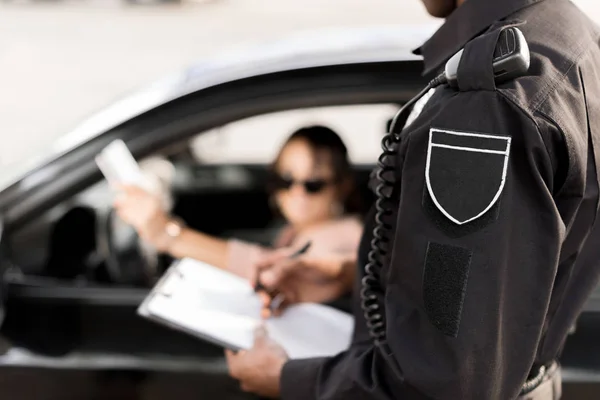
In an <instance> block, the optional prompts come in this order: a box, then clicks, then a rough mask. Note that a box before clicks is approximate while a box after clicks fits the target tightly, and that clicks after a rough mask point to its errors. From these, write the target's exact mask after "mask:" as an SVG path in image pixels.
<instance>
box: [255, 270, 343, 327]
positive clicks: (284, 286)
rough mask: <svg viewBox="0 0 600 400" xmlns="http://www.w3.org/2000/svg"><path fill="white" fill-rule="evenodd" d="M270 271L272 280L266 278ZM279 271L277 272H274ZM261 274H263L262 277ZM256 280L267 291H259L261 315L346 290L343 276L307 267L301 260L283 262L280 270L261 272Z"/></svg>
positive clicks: (270, 313)
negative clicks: (335, 276) (334, 276)
mask: <svg viewBox="0 0 600 400" xmlns="http://www.w3.org/2000/svg"><path fill="white" fill-rule="evenodd" d="M270 272H274V274H273V275H274V276H276V280H275V279H274V280H273V281H270V280H269V279H268V277H269V275H268V274H269V273H270ZM275 274H279V275H275ZM263 275H266V276H265V277H264V278H263ZM259 280H260V281H261V283H263V285H264V286H265V287H268V288H269V291H268V292H267V291H263V292H260V293H259V294H260V297H261V300H262V303H263V311H262V316H263V317H264V318H268V317H271V316H273V315H274V316H278V315H280V314H281V313H282V312H283V311H284V310H285V308H286V307H288V306H290V305H292V304H296V303H324V302H327V301H331V300H334V299H336V298H338V297H340V296H341V295H343V294H344V293H345V292H346V291H348V290H349V289H350V286H349V285H348V284H347V282H346V281H345V280H343V279H339V278H331V277H329V276H327V275H325V274H323V273H321V272H320V271H318V270H315V269H313V268H311V267H307V266H306V265H305V264H304V263H303V262H302V261H300V260H297V261H293V262H288V261H286V264H285V265H283V266H282V267H281V269H276V270H271V269H269V270H267V271H264V272H262V273H261V275H260V276H259Z"/></svg>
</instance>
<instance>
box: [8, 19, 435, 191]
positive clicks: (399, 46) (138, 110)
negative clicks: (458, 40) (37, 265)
mask: <svg viewBox="0 0 600 400" xmlns="http://www.w3.org/2000/svg"><path fill="white" fill-rule="evenodd" d="M437 27H438V24H437V23H429V24H419V25H411V26H406V25H405V26H395V25H394V26H386V25H383V26H374V27H361V28H329V29H317V30H311V31H308V32H299V33H296V34H293V35H290V36H286V37H284V38H281V39H277V40H273V41H270V42H266V43H265V42H263V43H261V44H258V45H254V46H244V47H241V48H239V49H234V50H229V51H226V52H223V53H221V54H218V55H216V56H214V57H210V58H207V59H204V60H202V61H200V62H198V63H195V64H193V65H191V66H189V67H187V68H184V69H183V70H181V71H178V72H176V73H174V74H172V75H169V76H166V77H164V78H163V79H160V80H158V81H156V82H153V83H151V84H150V85H148V86H146V87H143V88H141V89H139V90H137V91H134V92H133V93H131V94H129V95H127V96H125V97H123V98H121V99H120V100H117V101H115V102H113V103H111V104H110V105H109V106H108V107H106V108H104V109H102V110H100V111H99V112H97V113H95V114H93V115H91V116H90V117H89V118H87V119H85V120H84V121H82V122H81V123H80V124H79V125H78V126H76V127H75V128H74V129H73V130H71V131H70V132H67V133H66V134H64V135H62V136H60V137H59V138H57V139H56V140H55V141H54V143H53V144H52V146H51V148H50V149H49V150H50V151H48V149H47V150H46V152H45V154H44V155H43V157H40V159H36V160H26V167H25V168H23V165H18V166H17V169H18V170H19V172H20V173H21V175H24V174H26V173H27V172H29V170H31V169H33V168H36V167H37V166H39V165H41V164H43V163H44V162H49V161H51V160H52V159H55V158H57V157H59V156H60V155H61V154H64V153H66V152H69V151H71V150H73V149H75V148H76V147H78V146H80V145H81V144H83V143H85V142H87V141H89V140H91V139H93V138H95V137H97V136H100V135H102V134H103V133H105V132H107V131H109V130H111V129H113V128H115V127H117V126H119V125H121V124H123V123H125V122H127V121H129V120H131V119H132V118H135V117H137V116H139V115H142V114H144V113H145V112H148V111H150V110H152V109H154V108H157V107H159V106H161V105H163V104H166V103H168V102H170V101H173V100H176V99H178V98H180V97H183V96H185V95H187V94H190V93H194V92H197V91H200V90H203V89H206V88H209V87H212V86H216V85H219V84H223V83H227V82H231V81H235V80H239V79H245V78H251V77H255V76H261V75H265V74H271V73H277V72H284V71H292V70H298V69H305V68H314V67H322V66H332V65H344V64H360V63H369V62H392V61H405V60H419V59H420V58H419V57H417V56H415V55H414V54H413V53H412V50H413V49H414V48H416V47H417V46H419V45H420V44H421V43H423V41H425V40H426V39H427V38H428V37H429V36H431V34H432V33H433V32H434V31H435V29H436V28H437ZM15 175H16V176H13V177H12V178H13V179H6V177H0V190H3V189H4V188H6V187H8V186H9V185H10V184H12V183H15V182H16V181H17V180H18V179H19V178H20V176H19V174H18V173H17V174H15ZM3 178H4V179H3ZM14 178H16V179H14Z"/></svg>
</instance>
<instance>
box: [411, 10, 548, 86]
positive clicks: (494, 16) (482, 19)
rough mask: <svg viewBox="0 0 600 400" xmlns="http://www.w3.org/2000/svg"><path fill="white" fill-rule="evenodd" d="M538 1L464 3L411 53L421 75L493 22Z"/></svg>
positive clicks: (427, 72)
mask: <svg viewBox="0 0 600 400" xmlns="http://www.w3.org/2000/svg"><path fill="white" fill-rule="evenodd" d="M541 1H544V0H466V1H465V3H464V4H463V5H462V6H460V7H458V8H457V9H456V10H455V11H454V12H453V13H452V14H451V15H450V16H449V17H448V18H447V19H446V22H445V23H444V24H443V25H442V26H441V27H440V28H439V29H438V30H437V32H436V33H435V34H434V35H433V36H432V37H431V38H430V39H429V40H428V41H427V42H425V43H424V44H423V45H422V46H421V47H419V48H418V49H416V50H415V51H414V52H413V53H414V54H416V55H422V56H423V59H424V62H425V70H424V71H423V75H428V74H429V73H431V72H432V71H434V70H436V69H438V68H439V67H440V66H441V65H442V64H443V63H444V62H446V61H447V60H448V59H449V58H450V57H451V56H452V55H454V53H456V52H457V51H459V50H460V49H462V48H463V47H464V46H465V44H467V42H468V41H469V40H471V39H473V38H474V37H476V36H477V35H478V34H480V33H482V32H483V31H485V30H486V29H487V28H489V27H490V26H491V25H492V24H493V23H494V22H496V21H498V20H501V19H503V18H505V17H508V16H509V15H511V14H514V13H515V12H517V11H519V10H520V9H522V8H525V7H529V6H531V5H533V4H535V3H539V2H541Z"/></svg>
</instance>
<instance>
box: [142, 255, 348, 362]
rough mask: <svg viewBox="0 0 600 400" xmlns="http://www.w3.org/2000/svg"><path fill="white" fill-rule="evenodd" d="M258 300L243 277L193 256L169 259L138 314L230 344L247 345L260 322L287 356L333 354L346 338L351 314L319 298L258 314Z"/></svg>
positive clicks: (259, 306) (344, 346) (227, 345)
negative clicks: (265, 316) (278, 311)
mask: <svg viewBox="0 0 600 400" xmlns="http://www.w3.org/2000/svg"><path fill="white" fill-rule="evenodd" d="M260 309H261V301H260V299H259V297H258V295H257V294H256V293H255V292H254V290H253V289H252V287H251V286H250V284H249V283H248V282H247V281H246V280H245V279H243V278H241V277H238V276H236V275H233V274H231V273H229V272H226V271H223V270H221V269H219V268H216V267H214V266H211V265H208V264H205V263H202V262H200V261H196V260H192V259H187V258H185V259H182V260H180V261H177V262H176V263H174V264H173V265H172V266H171V267H170V268H169V270H167V272H166V273H165V275H164V276H163V277H162V278H161V280H160V281H159V282H158V283H157V284H156V286H155V287H154V288H153V289H152V291H151V293H150V295H149V296H148V297H147V298H146V299H145V300H144V302H143V303H142V304H141V305H140V307H139V308H138V314H139V315H141V316H143V317H145V318H149V319H151V320H154V321H156V322H159V323H162V324H164V325H167V326H169V327H171V328H174V329H177V330H181V331H184V332H186V333H188V334H191V335H193V336H196V337H198V338H201V339H204V340H207V341H209V342H212V343H215V344H217V345H220V346H223V347H225V348H230V349H235V350H239V349H248V348H250V347H252V344H253V342H254V331H255V329H256V328H257V327H258V326H260V324H263V323H264V324H265V327H266V329H267V331H268V333H269V336H270V337H272V338H273V340H275V341H276V342H278V343H279V344H281V346H282V347H283V348H284V349H285V350H286V352H287V353H288V355H289V356H290V358H309V357H323V356H331V355H335V354H337V353H339V352H341V351H343V350H345V349H346V348H347V347H348V346H349V344H350V340H351V335H352V329H353V325H354V319H353V317H352V316H351V315H350V314H347V313H345V312H342V311H339V310H336V309H334V308H332V307H328V306H324V305H320V304H309V303H305V304H297V305H293V306H291V307H289V308H288V309H286V311H285V312H284V313H283V315H282V316H281V317H276V318H270V319H268V320H262V319H261V317H260Z"/></svg>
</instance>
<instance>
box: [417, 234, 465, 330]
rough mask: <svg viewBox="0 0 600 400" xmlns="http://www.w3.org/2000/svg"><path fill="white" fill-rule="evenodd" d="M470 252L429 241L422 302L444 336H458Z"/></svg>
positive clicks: (430, 318) (433, 322)
mask: <svg viewBox="0 0 600 400" xmlns="http://www.w3.org/2000/svg"><path fill="white" fill-rule="evenodd" d="M472 254H473V253H472V251H471V250H468V249H465V248H462V247H456V246H450V245H446V244H440V243H434V242H429V244H428V246H427V255H426V257H425V268H424V272H423V301H424V304H425V312H426V313H427V316H428V317H429V321H430V322H431V323H432V324H433V325H434V326H435V327H436V328H437V329H439V330H440V331H441V332H442V333H443V334H444V335H446V336H450V337H457V336H458V329H459V326H460V319H461V314H462V307H463V302H464V299H465V294H466V291H467V281H468V278H469V266H470V265H471V256H472Z"/></svg>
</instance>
